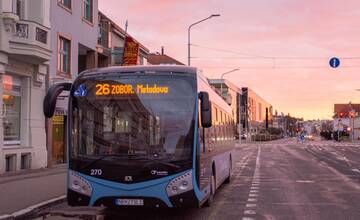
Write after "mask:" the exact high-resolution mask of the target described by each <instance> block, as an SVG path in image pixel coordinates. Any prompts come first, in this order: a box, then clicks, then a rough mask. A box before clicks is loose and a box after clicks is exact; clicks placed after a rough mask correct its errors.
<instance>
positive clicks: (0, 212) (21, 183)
mask: <svg viewBox="0 0 360 220" xmlns="http://www.w3.org/2000/svg"><path fill="white" fill-rule="evenodd" d="M66 168H67V167H66V165H59V166H56V167H54V168H49V169H40V170H33V171H28V172H24V173H14V174H6V175H0V219H2V217H4V216H5V215H11V214H12V213H14V212H18V211H20V210H23V209H25V208H28V207H30V206H34V205H37V204H39V203H42V202H44V201H48V200H51V199H54V198H59V197H60V196H63V195H65V192H66Z"/></svg>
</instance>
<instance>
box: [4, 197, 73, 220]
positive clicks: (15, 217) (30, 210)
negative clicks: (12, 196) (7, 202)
mask: <svg viewBox="0 0 360 220" xmlns="http://www.w3.org/2000/svg"><path fill="white" fill-rule="evenodd" d="M65 201H66V195H62V196H59V197H56V198H53V199H50V200H47V201H44V202H41V203H38V204H36V205H32V206H29V207H27V208H24V209H22V210H19V211H16V212H14V213H12V214H5V215H0V220H22V219H29V218H31V217H32V216H33V215H34V214H35V213H36V212H38V211H40V210H41V209H44V208H48V207H50V206H54V205H57V204H60V203H62V202H65Z"/></svg>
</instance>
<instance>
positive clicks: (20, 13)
mask: <svg viewBox="0 0 360 220" xmlns="http://www.w3.org/2000/svg"><path fill="white" fill-rule="evenodd" d="M16 14H17V15H18V16H19V18H20V19H23V18H24V16H23V1H22V0H16Z"/></svg>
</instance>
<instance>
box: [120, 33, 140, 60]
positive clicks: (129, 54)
mask: <svg viewBox="0 0 360 220" xmlns="http://www.w3.org/2000/svg"><path fill="white" fill-rule="evenodd" d="M138 56H139V44H138V43H136V42H135V41H134V39H132V37H129V36H126V38H125V49H124V61H123V66H132V65H137V61H138Z"/></svg>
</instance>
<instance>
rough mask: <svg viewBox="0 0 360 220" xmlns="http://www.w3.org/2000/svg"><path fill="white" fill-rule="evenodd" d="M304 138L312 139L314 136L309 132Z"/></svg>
mask: <svg viewBox="0 0 360 220" xmlns="http://www.w3.org/2000/svg"><path fill="white" fill-rule="evenodd" d="M305 140H308V141H314V140H315V137H314V136H313V135H311V134H307V135H305Z"/></svg>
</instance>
